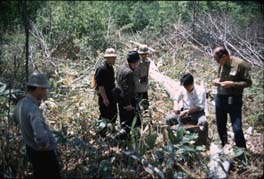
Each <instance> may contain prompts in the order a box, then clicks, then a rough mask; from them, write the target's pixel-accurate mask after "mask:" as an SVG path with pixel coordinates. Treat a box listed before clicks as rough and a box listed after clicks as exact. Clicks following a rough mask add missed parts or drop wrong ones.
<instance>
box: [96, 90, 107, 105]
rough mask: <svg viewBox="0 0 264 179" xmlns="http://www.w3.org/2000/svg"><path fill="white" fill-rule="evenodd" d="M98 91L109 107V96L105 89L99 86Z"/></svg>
mask: <svg viewBox="0 0 264 179" xmlns="http://www.w3.org/2000/svg"><path fill="white" fill-rule="evenodd" d="M98 90H99V93H100V95H101V96H102V98H103V103H104V105H105V106H106V107H107V106H108V105H109V99H108V97H107V95H106V92H105V88H104V86H99V87H98Z"/></svg>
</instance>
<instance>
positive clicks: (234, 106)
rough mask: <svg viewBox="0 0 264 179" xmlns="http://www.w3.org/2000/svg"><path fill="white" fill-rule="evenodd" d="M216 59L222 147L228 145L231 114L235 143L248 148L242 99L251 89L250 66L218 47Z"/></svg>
mask: <svg viewBox="0 0 264 179" xmlns="http://www.w3.org/2000/svg"><path fill="white" fill-rule="evenodd" d="M213 53H214V59H215V61H216V62H217V63H218V64H219V68H218V78H217V79H215V80H214V81H213V83H214V85H215V86H217V95H216V98H215V111H216V124H217V130H218V134H219V136H220V139H221V141H222V146H224V145H225V144H226V143H227V129H226V124H227V114H228V113H229V115H230V119H231V123H232V127H233V132H234V134H235V142H236V145H237V146H238V147H244V148H246V141H245V137H244V134H243V130H242V104H243V101H242V97H243V89H244V88H246V87H250V86H251V85H252V81H251V78H250V74H249V71H250V64H249V63H247V62H246V61H244V60H242V59H240V58H238V57H234V56H230V55H229V53H228V51H227V50H226V49H225V47H222V46H220V47H217V48H215V49H214V51H213Z"/></svg>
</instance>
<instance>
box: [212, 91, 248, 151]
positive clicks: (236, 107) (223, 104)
mask: <svg viewBox="0 0 264 179" xmlns="http://www.w3.org/2000/svg"><path fill="white" fill-rule="evenodd" d="M242 104H243V101H242V95H216V98H215V112H216V124H217V131H218V134H219V137H220V139H221V141H222V146H224V145H225V144H226V143H227V128H226V124H227V114H229V116H230V119H231V123H232V128H233V132H234V135H235V142H236V145H237V146H238V147H244V148H246V141H245V137H244V133H243V130H242Z"/></svg>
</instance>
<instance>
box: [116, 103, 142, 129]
mask: <svg viewBox="0 0 264 179" xmlns="http://www.w3.org/2000/svg"><path fill="white" fill-rule="evenodd" d="M133 106H134V107H135V105H133ZM123 107H124V106H123V105H119V117H120V125H121V128H122V129H125V130H126V132H127V133H129V132H130V130H131V127H132V122H133V120H134V119H135V120H136V124H135V127H140V126H141V120H140V117H139V115H138V114H137V112H136V111H135V110H132V111H127V110H126V109H124V108H123Z"/></svg>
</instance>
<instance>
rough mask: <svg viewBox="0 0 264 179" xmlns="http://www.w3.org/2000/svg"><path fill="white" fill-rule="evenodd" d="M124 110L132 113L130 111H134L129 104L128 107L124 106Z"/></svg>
mask: <svg viewBox="0 0 264 179" xmlns="http://www.w3.org/2000/svg"><path fill="white" fill-rule="evenodd" d="M123 108H124V109H125V110H127V111H132V110H134V107H133V106H132V105H131V104H130V105H128V106H124V107H123Z"/></svg>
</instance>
